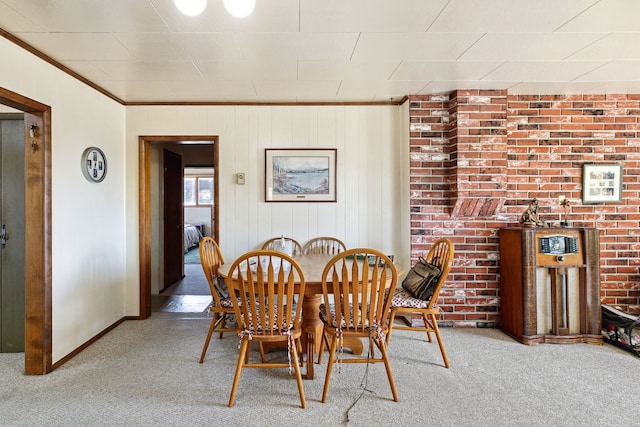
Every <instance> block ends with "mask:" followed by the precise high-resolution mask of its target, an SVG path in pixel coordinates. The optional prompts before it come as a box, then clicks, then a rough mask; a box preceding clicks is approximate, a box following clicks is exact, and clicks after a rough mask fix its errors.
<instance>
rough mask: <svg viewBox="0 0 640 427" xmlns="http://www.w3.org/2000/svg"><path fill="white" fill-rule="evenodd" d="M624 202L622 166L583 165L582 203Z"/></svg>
mask: <svg viewBox="0 0 640 427" xmlns="http://www.w3.org/2000/svg"><path fill="white" fill-rule="evenodd" d="M621 201H622V165H619V164H584V165H582V203H606V202H621Z"/></svg>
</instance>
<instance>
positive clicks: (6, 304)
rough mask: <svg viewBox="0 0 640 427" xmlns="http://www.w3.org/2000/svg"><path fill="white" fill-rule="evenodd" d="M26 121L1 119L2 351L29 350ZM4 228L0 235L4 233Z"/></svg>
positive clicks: (0, 267)
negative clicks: (26, 269) (27, 326)
mask: <svg viewBox="0 0 640 427" xmlns="http://www.w3.org/2000/svg"><path fill="white" fill-rule="evenodd" d="M24 150H25V148H24V120H0V230H2V228H4V230H5V233H6V239H5V240H2V238H1V237H0V243H4V244H0V352H3V353H11V352H23V351H24V349H25V239H24V236H25V216H24V214H25V207H24V206H25V151H24ZM1 235H2V234H1V231H0V236H1Z"/></svg>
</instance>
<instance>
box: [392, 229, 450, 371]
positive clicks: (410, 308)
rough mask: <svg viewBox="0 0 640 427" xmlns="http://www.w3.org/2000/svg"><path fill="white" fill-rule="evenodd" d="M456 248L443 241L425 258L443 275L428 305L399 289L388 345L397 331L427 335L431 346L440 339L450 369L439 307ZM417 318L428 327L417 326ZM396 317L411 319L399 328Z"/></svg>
mask: <svg viewBox="0 0 640 427" xmlns="http://www.w3.org/2000/svg"><path fill="white" fill-rule="evenodd" d="M453 255H454V247H453V243H452V242H451V241H450V240H449V239H446V238H440V239H438V240H436V241H435V243H434V244H433V245H432V246H431V249H429V253H428V254H427V256H426V257H425V259H426V260H427V261H428V262H431V263H433V264H435V265H437V266H438V267H440V270H441V274H440V277H439V278H438V283H437V284H436V287H435V289H434V292H433V295H432V296H431V298H430V299H429V300H428V301H424V300H421V299H418V298H414V297H413V296H412V295H411V294H410V293H409V292H407V291H406V290H405V289H403V288H398V289H395V291H394V294H393V297H392V298H391V315H390V317H389V333H388V334H387V343H388V342H389V340H390V339H391V333H392V332H393V330H394V329H402V330H410V331H419V332H426V333H427V340H428V341H429V342H431V333H432V332H433V333H434V334H435V335H436V339H437V340H438V346H439V347H440V353H441V354H442V359H443V360H444V366H445V367H446V368H449V358H448V357H447V352H446V350H445V348H444V343H443V342H442V336H441V334H440V328H438V319H437V316H438V315H439V314H440V308H439V307H437V306H436V302H437V300H438V296H439V295H440V291H441V289H442V287H443V285H444V282H445V281H446V280H447V276H448V275H449V270H450V269H451V264H452V262H453ZM414 315H417V316H420V318H421V319H422V322H423V323H424V326H422V325H419V326H413V321H412V317H413V316H414ZM396 316H404V317H405V318H407V317H408V318H409V320H408V321H407V322H406V323H408V324H406V325H399V324H396V322H395V319H396Z"/></svg>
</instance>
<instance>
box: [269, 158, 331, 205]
mask: <svg viewBox="0 0 640 427" xmlns="http://www.w3.org/2000/svg"><path fill="white" fill-rule="evenodd" d="M336 156H337V149H335V148H305V149H298V148H278V149H275V148H266V149H265V201H267V202H335V201H336Z"/></svg>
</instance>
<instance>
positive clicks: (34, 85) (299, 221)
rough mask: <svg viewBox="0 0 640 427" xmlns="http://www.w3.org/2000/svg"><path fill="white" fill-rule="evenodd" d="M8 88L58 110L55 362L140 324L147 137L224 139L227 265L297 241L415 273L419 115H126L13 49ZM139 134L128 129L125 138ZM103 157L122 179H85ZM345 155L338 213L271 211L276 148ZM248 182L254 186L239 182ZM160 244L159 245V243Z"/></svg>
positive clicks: (282, 207) (318, 208)
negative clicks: (412, 229) (411, 119)
mask: <svg viewBox="0 0 640 427" xmlns="http://www.w3.org/2000/svg"><path fill="white" fill-rule="evenodd" d="M0 58H2V66H0V86H1V87H3V88H6V89H8V90H10V91H13V92H16V93H18V94H20V95H22V96H26V97H29V98H32V99H34V100H36V101H38V102H41V103H44V104H47V105H50V106H51V107H52V129H51V132H52V227H53V230H52V250H53V257H52V258H53V259H52V282H53V283H52V301H53V310H52V311H53V331H52V341H53V348H52V361H53V362H54V363H55V362H57V361H59V360H60V359H61V358H63V357H65V356H66V355H68V354H69V353H70V352H72V351H74V350H75V349H77V348H79V347H80V346H82V345H83V344H85V343H86V342H87V341H88V340H90V339H91V338H92V337H94V336H95V335H96V334H98V333H100V332H102V331H104V330H105V329H106V328H108V327H109V326H111V325H112V324H113V323H114V322H116V321H117V320H119V319H121V318H122V317H123V316H132V315H138V314H139V259H138V254H139V247H138V245H139V239H138V232H139V224H138V136H140V135H198V134H200V135H219V136H220V157H221V161H220V175H219V177H220V205H221V206H220V231H221V235H220V238H219V241H220V244H221V245H222V248H223V250H224V253H225V257H226V258H227V259H233V258H234V257H237V256H238V255H240V254H241V253H243V252H244V251H247V250H250V249H254V248H257V247H259V246H260V245H261V243H262V242H263V241H265V240H267V239H268V238H270V237H272V236H279V235H281V234H286V235H290V236H293V237H295V238H296V239H298V240H299V241H301V242H304V241H306V240H308V239H309V238H312V237H315V236H320V235H333V236H337V237H339V238H341V239H342V240H343V241H344V242H345V243H346V244H347V245H348V246H349V247H356V246H371V247H375V248H379V249H381V250H383V251H385V252H388V253H393V254H395V255H396V257H397V258H396V259H397V260H398V261H399V262H400V263H402V264H404V265H405V266H408V265H409V259H410V258H409V241H410V236H409V234H408V231H409V210H408V203H407V202H406V201H407V199H408V191H409V190H408V188H409V185H408V182H409V174H408V158H409V157H408V146H409V144H408V137H409V134H408V125H407V123H408V108H407V107H406V106H400V107H395V106H368V107H367V106H362V107H357V106H316V107H313V106H237V107H233V106H229V107H222V106H211V107H206V106H197V107H184V106H182V107H171V106H162V107H127V108H125V107H124V106H122V105H120V104H118V103H116V102H115V101H113V100H111V99H109V98H107V97H105V96H104V95H102V94H100V93H99V92H97V91H95V90H93V89H91V88H89V87H88V86H86V85H84V84H83V83H81V82H79V81H77V80H76V79H74V78H72V77H70V76H68V75H67V74H65V73H63V72H62V71H59V70H58V69H56V68H55V67H53V66H51V65H50V64H47V63H46V62H44V61H42V60H40V59H39V58H37V57H35V56H33V55H32V54H30V53H28V52H27V51H25V50H23V49H21V48H19V47H17V46H16V45H14V44H13V43H11V42H9V41H7V40H6V39H4V38H0ZM125 124H126V126H125ZM88 146H97V147H100V148H101V149H102V150H103V151H104V152H105V154H106V156H107V158H108V166H109V170H108V173H107V177H106V179H105V180H104V181H103V182H102V183H100V184H92V183H89V182H88V181H86V180H85V178H84V177H83V175H82V172H81V170H80V157H81V154H82V152H83V151H84V149H85V148H86V147H88ZM287 147H291V148H307V147H317V148H337V149H338V156H337V162H338V167H337V174H338V177H337V178H338V185H337V198H338V202H337V203H265V202H264V149H265V148H287ZM237 172H244V173H246V176H247V184H246V185H242V186H240V185H236V184H235V183H234V176H235V174H236V173H237ZM155 243H157V242H154V244H155Z"/></svg>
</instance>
